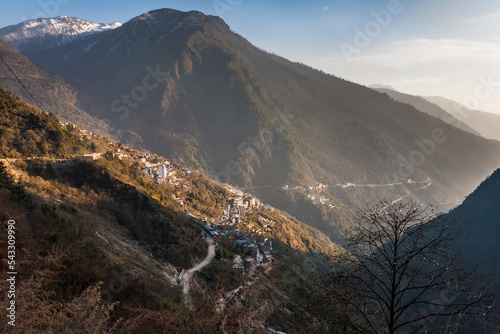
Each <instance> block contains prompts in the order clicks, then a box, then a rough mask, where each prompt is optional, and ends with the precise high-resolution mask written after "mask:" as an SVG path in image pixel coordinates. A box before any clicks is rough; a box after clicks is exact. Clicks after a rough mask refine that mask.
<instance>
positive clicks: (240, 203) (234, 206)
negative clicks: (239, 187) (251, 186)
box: [222, 195, 260, 223]
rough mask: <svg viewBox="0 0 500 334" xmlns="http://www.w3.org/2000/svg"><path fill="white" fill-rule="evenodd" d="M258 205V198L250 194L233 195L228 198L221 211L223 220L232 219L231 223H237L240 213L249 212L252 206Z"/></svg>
mask: <svg viewBox="0 0 500 334" xmlns="http://www.w3.org/2000/svg"><path fill="white" fill-rule="evenodd" d="M258 206H260V200H259V199H258V198H256V197H253V196H251V195H246V196H235V197H233V198H231V199H229V200H228V201H227V202H226V205H225V206H224V210H223V211H222V219H223V220H228V219H230V220H232V223H238V222H239V219H240V217H241V216H242V215H244V214H246V213H250V212H251V211H252V208H256V207H258Z"/></svg>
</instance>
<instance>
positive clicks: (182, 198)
mask: <svg viewBox="0 0 500 334" xmlns="http://www.w3.org/2000/svg"><path fill="white" fill-rule="evenodd" d="M60 124H61V125H62V126H63V127H67V128H69V129H72V130H73V131H75V132H76V133H77V134H78V135H79V136H80V137H81V138H82V139H87V140H103V141H104V142H105V151H103V152H95V153H88V154H84V155H83V156H82V157H75V158H71V159H66V160H62V161H57V162H55V164H54V166H55V168H54V169H55V170H56V174H59V175H60V174H61V173H64V172H66V171H69V170H70V169H71V167H72V166H73V165H74V164H77V163H78V160H79V159H81V160H83V161H87V162H92V161H95V160H99V159H119V160H122V161H125V162H128V163H130V164H131V165H135V166H137V167H139V168H140V169H141V171H142V173H143V176H144V178H145V179H146V180H149V181H150V182H153V183H156V184H166V185H168V186H169V187H172V188H174V189H175V190H176V192H175V193H176V194H178V195H177V196H175V195H172V197H173V199H174V200H175V201H177V202H178V203H179V205H180V206H181V208H182V209H183V210H184V211H185V212H186V214H187V215H188V216H189V217H190V218H191V219H192V220H193V221H194V222H196V223H198V224H200V225H201V226H202V227H203V229H204V231H205V234H210V236H211V237H212V238H213V240H214V243H217V240H219V239H220V238H227V239H228V240H231V241H233V242H235V243H237V244H239V245H242V246H243V247H247V248H248V249H249V252H248V256H247V257H246V258H244V259H242V258H241V256H235V258H234V268H236V269H245V270H247V273H248V274H249V275H251V274H253V273H254V272H255V270H257V269H258V268H259V267H260V266H267V265H268V264H269V263H271V262H272V260H273V256H272V254H271V251H272V242H271V241H270V240H268V239H267V238H265V235H266V232H268V231H269V230H270V227H271V226H272V225H274V224H275V222H269V223H268V224H264V225H263V226H265V227H264V228H262V229H259V228H257V229H253V230H252V234H250V233H246V232H242V231H240V230H239V227H245V226H251V224H249V222H247V221H246V219H245V218H246V216H247V215H248V214H251V213H252V210H256V209H258V208H259V207H260V206H261V205H262V203H261V201H260V200H259V199H258V198H256V197H255V196H253V195H251V194H247V193H244V192H243V191H241V190H239V189H237V188H235V187H234V186H231V185H229V184H223V187H224V188H225V189H226V190H227V191H228V193H229V194H230V197H229V198H228V199H227V201H226V203H225V204H224V207H223V212H222V215H221V216H220V217H208V218H207V217H205V216H203V213H201V212H199V211H198V210H195V209H194V208H193V207H191V206H188V205H186V198H187V195H188V193H189V192H190V191H191V188H192V187H191V185H190V182H189V181H190V180H191V178H192V177H196V176H199V175H200V172H199V171H191V170H190V169H189V168H186V167H182V166H179V165H177V164H173V163H171V162H170V161H169V160H167V159H165V158H163V157H159V156H158V155H156V154H151V153H150V152H147V151H141V150H136V149H133V148H131V147H128V146H126V145H123V143H120V142H119V143H117V142H115V141H112V140H107V139H106V138H104V137H101V136H99V135H97V134H95V133H93V132H91V131H87V130H85V129H82V128H81V127H79V126H78V125H76V124H69V123H68V122H64V121H60ZM266 208H267V209H268V210H273V208H272V207H271V206H266ZM283 218H286V217H285V216H283ZM259 219H260V220H261V223H262V222H266V221H267V220H268V219H267V218H264V217H259ZM286 219H287V218H286ZM258 238H259V239H261V242H257V239H258ZM262 239H263V240H262Z"/></svg>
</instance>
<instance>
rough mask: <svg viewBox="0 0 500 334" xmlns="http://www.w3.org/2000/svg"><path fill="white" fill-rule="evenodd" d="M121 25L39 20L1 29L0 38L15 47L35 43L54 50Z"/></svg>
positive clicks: (73, 19)
mask: <svg viewBox="0 0 500 334" xmlns="http://www.w3.org/2000/svg"><path fill="white" fill-rule="evenodd" d="M121 25H122V24H121V23H120V22H114V23H111V24H105V23H94V22H90V21H86V20H82V19H78V18H75V17H68V16H58V17H55V18H39V19H33V20H28V21H24V22H22V23H20V24H17V25H14V26H10V27H5V28H3V29H0V38H1V39H3V40H4V41H5V42H7V43H9V44H11V45H13V46H14V47H19V46H20V45H21V44H26V43H33V42H35V43H40V45H41V44H42V43H43V44H44V47H45V48H52V47H56V46H60V45H63V44H66V43H68V42H71V41H74V40H75V39H77V38H79V37H82V36H86V35H90V34H94V33H98V32H103V31H107V30H112V29H115V28H118V27H120V26H121Z"/></svg>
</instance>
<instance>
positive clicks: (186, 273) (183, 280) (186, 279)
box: [179, 232, 215, 295]
mask: <svg viewBox="0 0 500 334" xmlns="http://www.w3.org/2000/svg"><path fill="white" fill-rule="evenodd" d="M206 235H207V238H206V239H207V242H208V254H207V257H206V258H205V259H204V260H203V261H201V262H200V263H198V264H197V265H196V266H194V267H193V268H191V269H188V270H183V271H182V272H181V273H180V275H179V283H180V284H181V285H182V293H183V294H184V295H187V294H188V293H189V290H191V286H190V280H191V277H192V276H193V273H195V272H197V271H200V270H201V269H203V268H204V267H206V266H207V265H208V264H210V262H212V260H213V259H214V258H215V242H214V238H212V236H211V235H210V234H209V233H208V232H207V233H206Z"/></svg>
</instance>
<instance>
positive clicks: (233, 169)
mask: <svg viewBox="0 0 500 334" xmlns="http://www.w3.org/2000/svg"><path fill="white" fill-rule="evenodd" d="M64 76H65V78H66V79H67V80H68V81H70V82H71V83H72V84H74V85H75V86H77V87H78V88H79V89H80V90H82V91H84V92H85V93H86V94H87V95H88V96H91V97H92V98H93V101H94V105H95V106H98V107H95V108H94V109H92V113H93V115H94V116H96V117H98V118H100V119H107V120H109V122H110V123H111V124H112V126H113V127H115V128H116V129H120V130H127V131H132V132H133V133H136V134H138V135H139V136H140V137H141V138H136V139H137V140H141V139H142V140H143V141H144V145H145V146H146V147H148V148H149V149H151V150H152V151H155V152H158V153H160V154H162V155H165V156H171V157H174V158H176V159H177V160H178V161H181V162H183V163H184V164H187V165H190V166H193V167H196V168H202V169H203V170H205V171H207V172H209V173H211V175H212V176H213V177H214V178H217V179H218V180H220V181H222V182H227V183H235V184H238V185H242V186H246V187H248V189H249V190H250V191H255V192H259V196H262V197H263V198H265V200H266V201H268V202H271V204H275V203H278V202H279V203H283V202H288V205H289V207H282V208H283V209H285V210H286V211H289V212H290V213H292V214H294V215H297V216H298V217H299V219H303V220H304V221H306V222H307V223H309V224H311V225H313V226H317V227H321V228H322V229H323V231H326V232H328V233H330V232H331V231H329V230H328V228H327V227H326V225H327V224H334V225H343V224H345V222H344V221H343V219H344V218H345V217H351V216H352V215H351V213H352V212H353V210H355V205H353V203H368V202H370V201H371V200H372V199H373V196H375V197H394V198H395V199H396V198H400V197H404V196H410V197H413V198H417V199H418V200H420V201H423V202H432V203H435V204H437V205H438V206H440V207H441V208H442V209H447V208H450V207H453V206H455V205H457V204H459V203H460V202H461V201H462V199H463V197H464V196H465V195H466V194H468V193H470V192H471V191H472V190H473V188H474V187H475V185H477V184H478V183H479V182H480V181H481V180H482V179H484V177H485V176H486V175H488V174H489V173H491V172H492V171H493V170H494V169H495V168H498V166H499V165H500V143H497V142H493V141H488V140H485V139H484V138H481V137H479V136H476V135H473V134H470V133H467V132H464V131H462V130H460V129H457V128H456V127H453V126H451V125H449V124H446V123H444V122H443V121H441V120H439V119H436V118H435V117H432V116H430V115H427V114H424V113H422V112H419V111H418V110H416V109H415V108H413V107H412V106H410V105H408V104H403V103H399V102H396V101H394V100H393V99H391V98H389V97H388V96H387V95H385V94H381V93H378V92H375V91H373V90H371V89H368V88H366V87H363V86H360V85H357V84H354V83H351V82H347V81H345V80H342V79H339V78H337V77H334V76H332V75H328V74H325V73H322V72H320V71H317V70H314V69H312V68H309V67H307V66H304V65H301V64H296V63H292V62H290V61H288V60H286V59H283V58H281V57H278V56H275V55H271V54H269V53H266V52H264V51H262V50H259V49H258V48H256V47H254V46H253V45H251V44H250V43H249V42H248V41H246V40H245V39H244V38H242V37H241V36H239V35H237V34H235V33H233V32H232V31H231V30H230V28H229V27H228V26H227V25H226V24H225V23H224V22H223V21H222V19H220V18H217V17H213V16H206V15H204V14H202V13H200V12H187V13H184V12H179V11H175V10H169V9H162V10H156V11H151V12H149V13H147V14H144V15H141V16H139V17H137V18H134V19H132V20H131V21H129V22H127V23H125V24H124V25H123V26H121V27H119V28H116V29H113V30H111V31H109V32H107V33H106V35H105V36H104V35H103V36H102V38H101V39H100V40H99V41H97V43H95V45H94V46H93V47H92V48H91V49H90V50H89V51H88V52H85V53H84V54H83V55H82V56H81V57H80V58H78V59H77V60H75V61H74V62H73V63H71V64H69V65H68V66H66V67H65V70H64ZM428 180H429V181H428ZM318 182H321V183H322V184H325V185H330V186H333V187H331V188H328V190H329V194H328V196H331V200H332V201H333V202H334V204H335V205H337V207H338V209H337V210H333V212H332V211H331V210H329V209H328V210H327V211H328V212H330V213H328V212H324V211H325V210H323V208H319V207H316V208H315V209H314V210H316V212H315V213H314V214H306V213H305V212H303V211H301V209H300V208H301V207H304V201H303V199H302V197H300V196H294V197H297V198H298V200H297V201H298V202H292V201H285V200H284V199H285V198H288V197H283V196H282V194H281V193H280V190H279V189H281V187H282V186H283V185H285V184H290V185H300V186H306V187H308V186H313V185H314V184H316V183H318ZM414 182H416V183H417V184H421V186H420V187H417V186H415V183H414ZM342 185H345V186H346V187H342ZM350 185H354V186H355V187H351V186H350ZM358 186H359V187H358ZM276 190H277V191H276ZM351 190H355V192H351ZM299 197H300V198H299ZM338 203H346V204H345V206H342V205H340V206H339V205H338ZM275 205H276V204H275ZM276 206H278V205H276ZM293 208H297V211H294V210H293ZM337 232H338V231H337Z"/></svg>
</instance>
